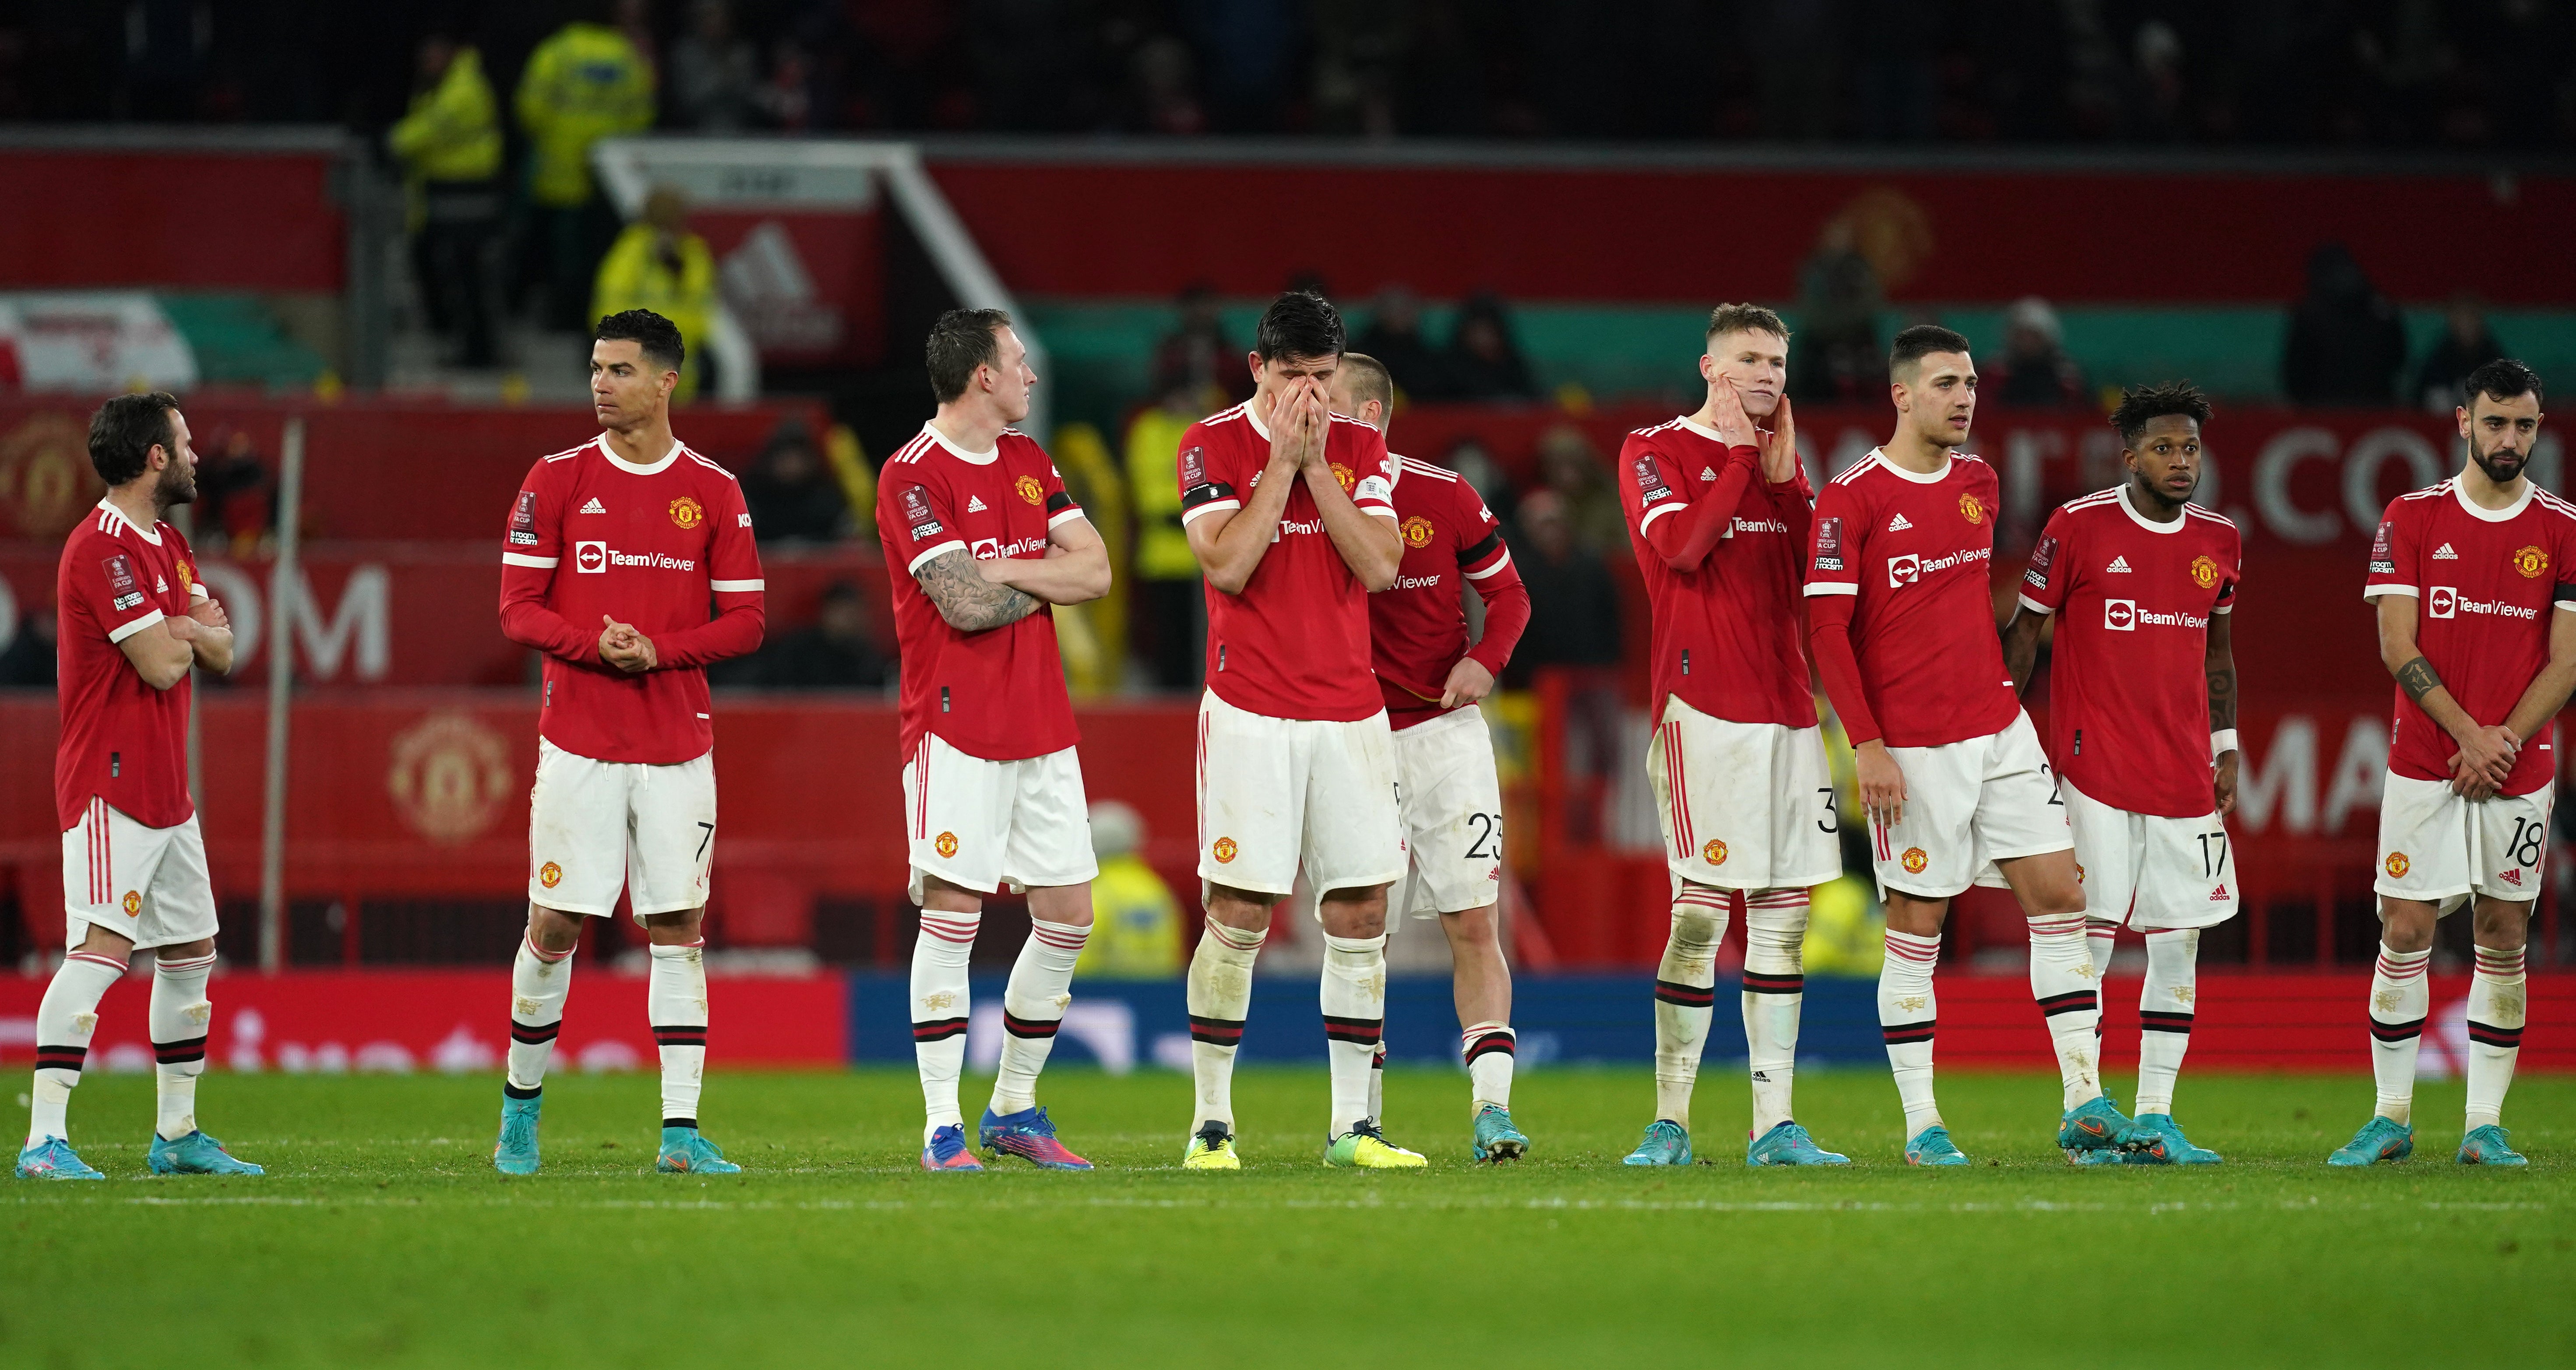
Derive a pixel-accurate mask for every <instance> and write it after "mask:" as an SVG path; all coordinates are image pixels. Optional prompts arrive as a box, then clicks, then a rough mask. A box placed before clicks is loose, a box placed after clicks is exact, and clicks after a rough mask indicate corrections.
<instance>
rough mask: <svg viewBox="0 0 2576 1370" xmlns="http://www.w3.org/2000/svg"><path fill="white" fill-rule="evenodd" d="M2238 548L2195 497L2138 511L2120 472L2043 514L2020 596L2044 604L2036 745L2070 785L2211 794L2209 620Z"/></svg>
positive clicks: (2150, 806) (2136, 794)
mask: <svg viewBox="0 0 2576 1370" xmlns="http://www.w3.org/2000/svg"><path fill="white" fill-rule="evenodd" d="M2241 562H2242V556H2241V553H2240V544H2239V541H2238V539H2237V536H2236V525H2235V524H2233V523H2230V522H2228V521H2227V520H2226V519H2223V518H2221V517H2219V516H2218V515H2216V514H2213V513H2211V512H2209V511H2208V510H2206V509H2203V508H2201V507H2200V506H2199V505H2196V504H2186V505H2184V506H2183V508H2182V517H2180V518H2178V519H2175V520H2174V521H2173V522H2171V523H2151V522H2149V521H2148V520H2146V519H2144V518H2141V517H2140V516H2139V515H2138V511H2137V510H2136V508H2135V507H2133V506H2132V505H2131V504H2130V503H2129V496H2128V487H2127V486H2125V485H2124V486H2120V487H2117V488H2114V489H2110V490H2105V491H2103V492H2101V493H2100V494H2095V495H2087V496H2085V497H2084V498H2082V499H2079V500H2075V501H2073V502H2071V503H2069V504H2067V506H2066V507H2065V508H2062V509H2060V510H2058V511H2057V512H2056V513H2054V514H2051V515H2049V517H2048V526H2047V528H2045V529H2043V530H2042V531H2041V533H2040V535H2039V545H2038V546H2037V547H2035V548H2033V549H2032V550H2031V554H2030V569H2028V570H2027V571H2024V572H2023V573H2022V591H2021V602H2022V603H2023V604H2025V605H2027V606H2029V607H2030V608H2031V609H2032V610H2034V611H2035V612H2038V613H2043V614H2055V615H2057V637H2056V643H2055V647H2054V649H2053V651H2052V653H2051V655H2050V658H2049V660H2050V665H2049V668H2048V669H2049V683H2048V752H2049V755H2050V756H2051V757H2053V758H2055V759H2056V762H2057V771H2058V774H2060V775H2063V776H2065V777H2066V778H2067V779H2068V780H2070V781H2072V782H2074V785H2075V788H2077V789H2079V790H2082V791H2083V792H2084V793H2085V794H2086V795H2087V796H2089V797H2090V798H2093V799H2096V800H2099V801H2101V802H2102V803H2105V804H2108V805H2110V806H2111V807H2113V808H2115V809H2122V810H2125V811H2127V812H2129V813H2143V814H2156V815H2159V816H2162V817H2166V818H2197V817H2199V816H2201V815H2203V814H2206V813H2208V812H2209V811H2210V810H2211V809H2212V808H2213V807H2215V801H2214V799H2213V797H2212V795H2211V794H2210V788H2209V784H2210V764H2211V763H2210V755H2209V675H2208V661H2209V657H2208V652H2209V620H2210V616H2211V615H2213V614H2223V613H2226V612H2228V611H2229V610H2230V609H2233V608H2234V607H2235V606H2236V578H2237V568H2238V566H2239V565H2240V564H2241Z"/></svg>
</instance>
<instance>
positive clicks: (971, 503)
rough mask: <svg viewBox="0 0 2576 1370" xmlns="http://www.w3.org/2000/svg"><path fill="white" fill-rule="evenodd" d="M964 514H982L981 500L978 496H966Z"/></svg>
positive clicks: (982, 502)
mask: <svg viewBox="0 0 2576 1370" xmlns="http://www.w3.org/2000/svg"><path fill="white" fill-rule="evenodd" d="M966 512H967V513H970V514H980V513H982V512H984V501H983V499H982V498H981V497H980V496H976V495H968V496H967V497H966Z"/></svg>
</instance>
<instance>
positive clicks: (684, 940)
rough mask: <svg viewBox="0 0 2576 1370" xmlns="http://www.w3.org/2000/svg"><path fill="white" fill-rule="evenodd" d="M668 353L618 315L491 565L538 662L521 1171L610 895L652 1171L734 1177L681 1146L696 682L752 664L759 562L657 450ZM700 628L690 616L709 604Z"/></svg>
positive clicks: (692, 938)
mask: <svg viewBox="0 0 2576 1370" xmlns="http://www.w3.org/2000/svg"><path fill="white" fill-rule="evenodd" d="M686 356H687V347H686V344H685V343H684V342H683V341H682V340H681V337H680V330H679V329H678V328H676V327H674V326H672V323H671V321H670V320H669V319H666V318H663V317H662V316H661V315H659V314H656V313H653V312H652V311H650V310H645V309H630V310H627V311H626V312H624V313H621V314H611V315H609V316H608V317H607V318H604V319H601V320H600V321H599V328H598V330H597V332H596V334H595V335H594V337H593V341H592V343H591V349H590V396H591V408H592V410H593V412H594V413H595V414H596V415H597V417H598V420H599V425H600V428H601V429H602V430H603V431H602V432H601V433H600V435H599V436H598V437H596V438H594V439H592V440H591V441H589V442H586V443H583V444H582V445H581V446H579V447H575V448H572V449H571V450H569V451H564V452H558V453H556V454H555V455H553V456H550V457H546V458H543V459H542V460H540V461H538V462H537V464H536V465H535V466H534V467H532V468H530V470H529V472H528V477H527V480H526V481H525V482H524V483H522V484H521V486H520V487H519V494H518V498H517V500H516V501H514V502H513V504H512V506H511V510H510V518H509V523H508V526H507V528H506V529H505V531H504V533H503V538H502V550H501V631H502V632H503V633H505V634H507V635H508V637H509V639H510V640H511V641H513V642H516V643H519V644H521V645H522V646H527V647H533V648H535V649H536V650H538V651H540V652H543V653H544V654H545V693H544V696H543V702H542V703H541V704H540V706H539V708H538V714H537V735H538V742H537V780H536V785H535V786H534V788H532V789H531V790H530V791H529V793H528V935H527V936H526V937H525V938H524V939H522V940H521V942H520V945H519V953H518V956H517V958H516V960H515V961H514V962H513V963H512V966H511V971H510V1060H509V1073H508V1077H507V1078H506V1079H505V1080H504V1081H503V1082H502V1088H501V1094H502V1098H501V1137H500V1141H499V1142H498V1143H497V1144H496V1145H495V1146H494V1148H493V1153H492V1163H493V1166H494V1167H495V1168H496V1169H498V1170H500V1171H501V1172H502V1173H504V1174H509V1175H525V1174H531V1173H533V1172H534V1171H535V1170H536V1168H537V1163H538V1160H537V1128H538V1117H539V1111H540V1109H541V1108H542V1107H543V1105H544V1099H543V1089H544V1084H545V1072H546V1065H547V1063H548V1061H549V1060H550V1059H551V1058H552V1056H553V1054H554V1044H555V1037H556V1035H557V1033H558V1032H559V1031H560V1030H561V1028H562V1026H563V1012H564V1002H565V999H566V998H567V996H569V995H570V994H571V992H572V963H571V958H572V953H573V948H574V947H575V946H577V945H578V944H579V943H580V940H581V924H582V920H583V919H584V918H606V917H608V916H609V915H610V914H612V913H613V912H615V910H616V908H617V898H618V895H619V893H620V892H621V891H622V892H624V894H625V895H626V897H627V901H628V905H629V907H630V909H631V910H632V912H633V914H634V917H635V921H636V922H638V923H640V924H642V925H643V927H644V937H645V941H646V942H647V943H648V944H649V946H648V950H649V952H650V953H651V961H652V977H651V980H650V982H649V987H648V988H647V990H646V997H645V1003H646V1006H647V1011H648V1012H649V1013H650V1014H651V1016H652V1027H653V1038H654V1040H655V1042H656V1043H657V1044H659V1046H660V1048H661V1057H662V1143H661V1150H660V1153H659V1156H658V1157H657V1159H656V1161H655V1164H656V1165H657V1167H658V1168H660V1169H661V1170H663V1171H665V1172H669V1173H680V1172H691V1173H698V1174H729V1173H731V1172H733V1171H737V1170H740V1169H741V1168H742V1167H740V1166H738V1165H735V1164H734V1163H733V1162H731V1161H727V1160H726V1159H724V1153H723V1152H721V1151H719V1150H718V1149H717V1148H716V1145H715V1143H713V1142H710V1141H708V1140H707V1139H706V1138H705V1137H704V1136H702V1135H700V1133H699V1131H698V1099H699V1092H700V1088H701V1086H702V1084H703V1078H702V1077H703V1075H704V1071H705V1065H706V1055H707V970H706V964H705V947H706V939H705V938H704V937H703V936H701V935H700V927H701V924H702V920H703V918H704V915H705V913H706V903H707V874H708V870H709V866H710V863H711V862H712V861H713V859H714V856H715V837H716V773H715V724H714V721H713V718H712V717H711V715H712V712H713V710H712V707H711V706H710V704H709V703H708V699H707V673H706V667H707V665H708V664H709V663H711V662H716V661H722V660H724V659H726V658H728V657H735V656H740V655H742V654H743V653H745V652H748V651H751V650H752V649H753V648H756V647H758V646H759V645H760V637H761V630H762V627H763V625H764V623H765V621H766V611H765V608H764V595H763V589H764V582H763V581H762V579H761V573H760V551H759V549H758V547H757V546H755V545H754V543H753V541H752V532H751V513H750V509H749V506H747V505H745V504H744V503H743V498H742V489H741V487H740V486H738V485H736V484H735V483H734V478H733V476H732V474H731V473H729V472H727V471H726V470H725V469H724V468H723V467H721V466H718V465H716V464H715V463H714V462H712V461H709V460H707V459H706V458H705V457H702V456H699V455H698V454H697V453H695V452H692V451H690V450H689V449H688V447H687V445H685V444H683V443H682V442H681V441H680V440H679V439H678V438H676V437H673V436H672V434H671V414H670V403H671V391H672V389H673V388H674V387H675V386H677V385H678V384H679V382H680V366H681V364H682V362H683V361H684V360H685V359H686ZM710 603H712V604H713V605H714V606H715V616H714V617H713V618H712V619H710V618H709V617H708V612H707V610H708V605H709V604H710Z"/></svg>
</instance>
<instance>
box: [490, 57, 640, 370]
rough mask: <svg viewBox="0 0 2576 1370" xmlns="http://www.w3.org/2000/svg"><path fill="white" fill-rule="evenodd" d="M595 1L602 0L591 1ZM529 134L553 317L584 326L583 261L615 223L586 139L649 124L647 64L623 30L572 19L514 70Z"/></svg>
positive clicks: (532, 198) (531, 192)
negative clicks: (518, 72)
mask: <svg viewBox="0 0 2576 1370" xmlns="http://www.w3.org/2000/svg"><path fill="white" fill-rule="evenodd" d="M595 8H599V9H601V10H602V11H603V15H602V17H604V11H605V7H602V6H595ZM518 110H519V127H520V128H522V129H524V130H526V132H527V135H528V205H529V208H530V209H531V211H532V212H533V213H534V215H535V218H536V220H537V225H538V228H539V233H538V235H537V236H538V237H539V239H540V240H541V241H543V243H544V244H545V247H546V252H547V273H546V275H547V285H548V286H549V287H550V288H551V290H552V293H553V297H554V298H553V303H554V308H553V310H552V311H550V312H551V313H552V314H553V315H554V321H555V323H556V325H557V326H558V327H576V328H587V327H588V322H589V321H587V320H585V319H583V318H582V317H581V307H582V306H583V305H584V304H587V303H588V302H589V294H590V284H591V279H590V278H591V269H592V267H593V266H594V265H595V264H596V263H597V262H598V261H599V253H600V249H601V248H602V247H603V246H605V245H606V243H607V240H608V238H609V237H610V235H611V234H612V233H613V232H614V231H615V220H614V219H613V218H612V217H611V216H610V215H609V213H608V211H607V209H606V208H605V207H604V206H603V205H602V204H601V203H600V197H599V193H598V187H597V186H595V185H594V184H592V181H591V174H590V149H591V145H592V144H594V143H597V142H598V141H599V140H601V139H603V138H614V137H618V136H619V135H621V134H628V133H636V132H640V131H642V130H644V129H646V128H650V127H651V126H652V124H653V68H652V67H651V65H650V64H648V63H647V62H646V61H645V60H644V55H643V54H642V53H640V52H637V51H636V50H635V45H634V43H632V42H630V41H629V40H628V39H627V37H626V35H625V34H623V33H620V32H619V31H618V30H616V29H615V28H612V27H610V26H609V25H608V24H606V23H604V22H599V21H598V19H596V18H594V19H582V20H575V21H574V22H572V23H569V24H566V25H564V26H563V27H562V28H560V29H557V30H555V31H554V33H553V35H552V36H550V37H548V38H547V39H546V40H545V41H544V42H542V43H539V44H538V45H537V48H536V51H534V52H532V53H530V54H528V65H527V70H526V71H525V72H524V73H523V74H522V75H521V76H520V77H519V95H518Z"/></svg>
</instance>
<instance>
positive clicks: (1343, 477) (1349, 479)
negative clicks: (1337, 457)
mask: <svg viewBox="0 0 2576 1370" xmlns="http://www.w3.org/2000/svg"><path fill="white" fill-rule="evenodd" d="M1333 479H1335V480H1337V481H1340V482H1341V483H1342V493H1343V494H1345V495H1347V494H1349V493H1350V492H1351V487H1352V486H1354V485H1357V484H1359V482H1360V478H1359V477H1358V476H1356V475H1353V474H1351V468H1349V467H1347V466H1344V465H1342V464H1341V463H1340V462H1334V463H1333Z"/></svg>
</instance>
